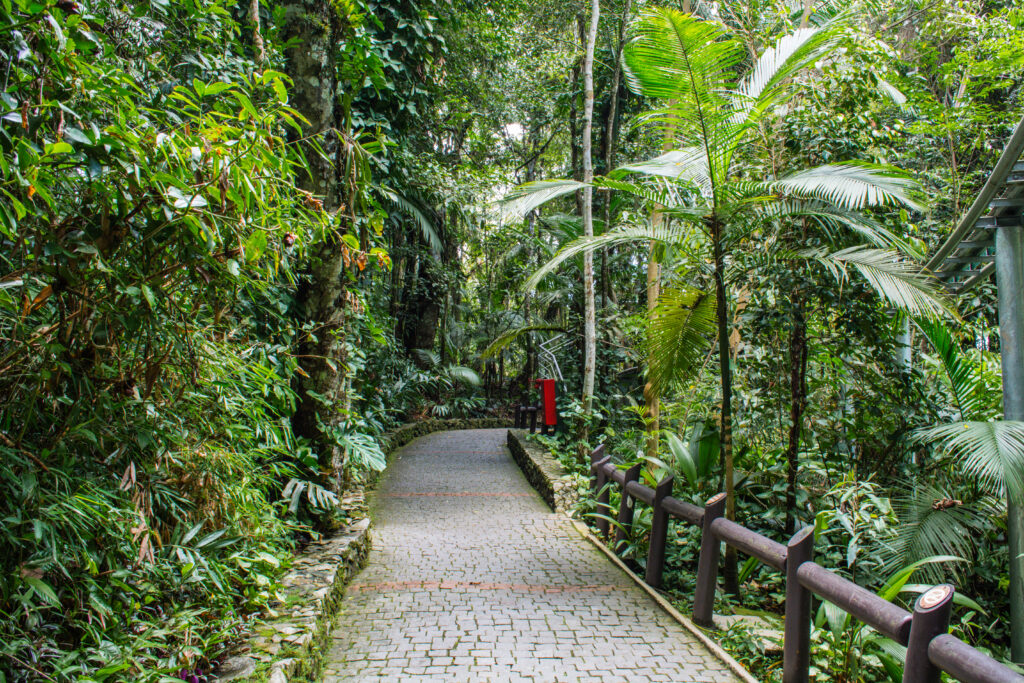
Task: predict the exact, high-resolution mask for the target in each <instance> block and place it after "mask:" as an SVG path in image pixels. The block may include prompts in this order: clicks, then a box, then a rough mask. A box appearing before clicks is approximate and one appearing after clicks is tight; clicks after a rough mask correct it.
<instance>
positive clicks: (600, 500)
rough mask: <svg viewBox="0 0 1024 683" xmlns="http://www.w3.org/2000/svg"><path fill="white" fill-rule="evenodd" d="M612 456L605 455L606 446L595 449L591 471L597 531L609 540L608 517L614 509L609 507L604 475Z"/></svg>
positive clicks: (606, 483) (606, 478)
mask: <svg viewBox="0 0 1024 683" xmlns="http://www.w3.org/2000/svg"><path fill="white" fill-rule="evenodd" d="M611 459H612V458H611V456H610V455H605V454H604V444H601V445H600V446H598V447H597V448H595V449H594V452H593V453H591V455H590V471H591V473H592V474H593V477H594V478H593V481H594V498H596V499H597V505H596V507H595V508H594V513H595V514H596V515H598V517H597V531H598V533H599V534H600V535H601V536H602V537H603V538H608V517H610V516H611V514H612V509H611V507H610V506H609V505H608V493H609V491H608V475H606V474H605V473H604V465H605V464H606V463H608V462H609V461H610V460H611Z"/></svg>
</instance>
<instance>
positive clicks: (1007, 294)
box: [996, 228, 1024, 664]
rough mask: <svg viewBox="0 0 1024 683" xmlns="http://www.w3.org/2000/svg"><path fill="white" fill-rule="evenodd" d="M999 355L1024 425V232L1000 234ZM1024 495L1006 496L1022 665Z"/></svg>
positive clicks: (1014, 639) (1012, 416)
mask: <svg viewBox="0 0 1024 683" xmlns="http://www.w3.org/2000/svg"><path fill="white" fill-rule="evenodd" d="M996 283H997V285H998V288H999V352H1000V355H1001V356H1002V366H1003V419H1006V420H1024V230H1021V229H1020V228H999V230H998V231H997V232H996ZM1021 495H1024V491H1013V490H1008V491H1007V501H1008V503H1007V540H1008V546H1009V548H1008V550H1009V554H1010V557H1009V559H1010V650H1011V652H1010V655H1011V657H1012V659H1013V661H1014V662H1016V663H1018V664H1022V663H1024V555H1022V554H1024V509H1022V507H1021V505H1020V503H1019V502H1018V501H1019V500H1020V499H1019V496H1021Z"/></svg>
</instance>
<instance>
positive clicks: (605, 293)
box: [601, 0, 633, 308]
mask: <svg viewBox="0 0 1024 683" xmlns="http://www.w3.org/2000/svg"><path fill="white" fill-rule="evenodd" d="M632 9H633V0H626V6H625V7H624V8H623V10H622V21H620V22H619V36H618V43H617V44H616V46H615V69H614V70H613V71H612V84H611V98H610V101H609V104H608V118H607V119H606V120H605V126H604V135H605V138H604V172H605V173H608V172H610V171H611V170H612V164H613V163H614V162H615V143H616V141H617V138H618V136H616V134H615V133H616V126H615V122H616V119H617V117H618V112H619V84H620V81H621V79H622V51H623V48H624V47H625V45H626V25H627V24H628V23H629V13H630V12H631V11H632ZM602 208H603V210H604V215H603V216H602V218H603V219H604V230H605V231H606V232H607V231H608V228H609V226H610V225H611V221H612V195H611V193H610V192H606V193H605V194H604V204H603V206H602ZM610 298H611V282H610V281H609V273H608V247H604V248H602V249H601V308H605V307H606V306H607V305H608V301H609V299H610Z"/></svg>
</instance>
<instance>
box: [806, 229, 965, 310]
mask: <svg viewBox="0 0 1024 683" xmlns="http://www.w3.org/2000/svg"><path fill="white" fill-rule="evenodd" d="M802 255H803V256H809V257H811V258H813V259H814V260H816V261H818V263H820V264H822V265H823V266H825V267H826V268H827V269H828V270H829V271H830V272H831V273H832V274H833V275H834V276H835V277H836V279H837V280H839V281H840V282H842V281H844V280H845V279H846V277H847V275H848V273H847V269H848V266H853V267H854V268H855V269H856V270H857V271H858V272H859V273H860V274H861V275H862V276H863V277H864V279H865V280H867V281H868V284H869V285H871V287H872V289H874V290H875V292H876V293H877V294H878V295H879V296H880V297H881V298H882V299H884V300H885V301H887V302H889V303H890V304H892V305H893V306H895V307H896V308H897V309H899V310H901V311H906V312H907V313H910V314H911V315H921V316H933V315H941V314H943V313H950V310H949V308H948V306H947V304H946V302H945V301H944V300H943V298H942V295H941V294H940V293H939V292H938V290H937V289H936V288H935V285H934V284H933V283H932V281H931V280H929V279H928V278H927V277H926V276H925V275H924V273H923V271H922V270H921V269H920V268H919V267H918V266H916V265H915V264H913V263H911V262H909V261H907V260H906V259H905V258H904V257H903V256H902V255H900V254H899V253H898V252H895V251H892V250H890V249H871V248H868V247H863V246H857V247H850V248H848V249H841V250H839V251H836V252H833V253H831V254H827V253H824V252H822V251H810V252H803V253H802Z"/></svg>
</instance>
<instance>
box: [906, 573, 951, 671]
mask: <svg viewBox="0 0 1024 683" xmlns="http://www.w3.org/2000/svg"><path fill="white" fill-rule="evenodd" d="M953 593H954V591H953V586H951V585H949V584H948V583H944V584H942V585H939V586H935V587H934V588H931V589H929V590H927V591H925V592H924V593H922V594H921V597H919V598H918V599H917V602H915V603H914V618H913V620H912V621H911V622H910V638H909V639H908V640H907V661H906V663H905V664H904V665H903V683H939V678H940V673H941V672H940V671H939V668H938V667H937V666H935V665H934V664H932V662H931V660H930V659H929V658H928V645H929V643H931V642H932V639H933V638H935V637H936V636H939V635H942V634H943V633H945V632H946V631H948V630H949V615H950V612H952V610H953Z"/></svg>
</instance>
